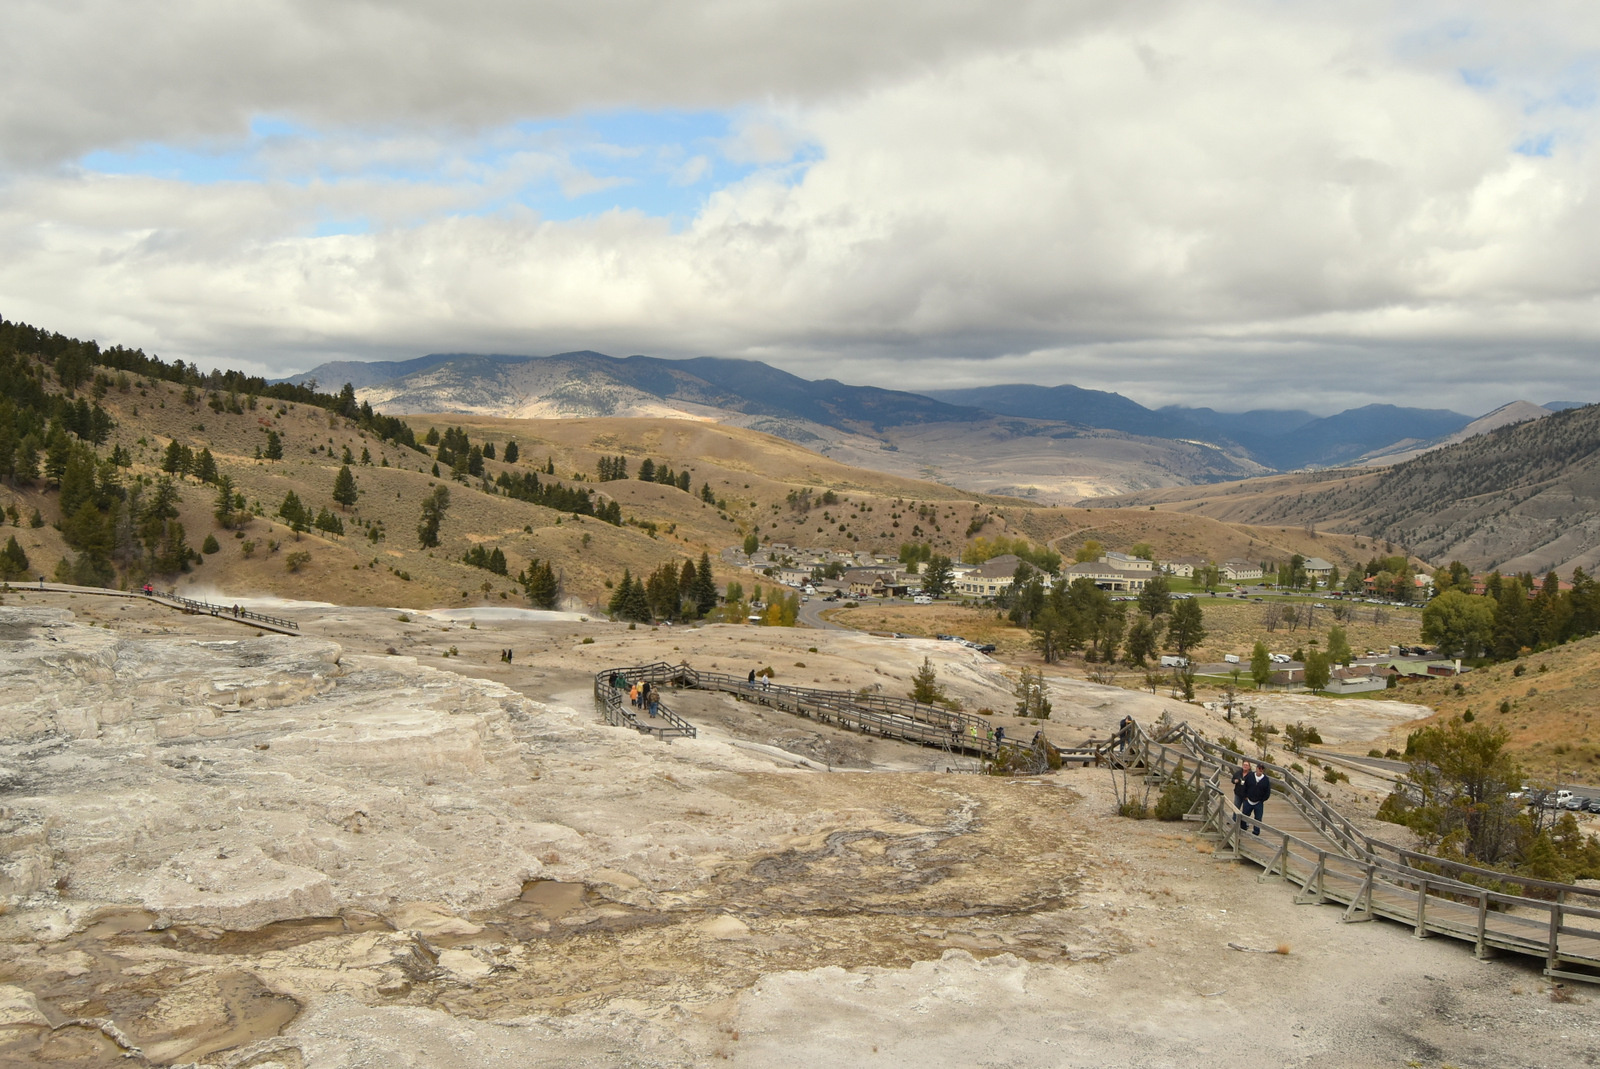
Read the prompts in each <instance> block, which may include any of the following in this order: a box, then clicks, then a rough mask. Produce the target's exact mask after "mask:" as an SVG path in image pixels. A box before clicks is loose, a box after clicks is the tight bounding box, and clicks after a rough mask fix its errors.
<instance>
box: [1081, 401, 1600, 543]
mask: <svg viewBox="0 0 1600 1069" xmlns="http://www.w3.org/2000/svg"><path fill="white" fill-rule="evenodd" d="M1107 504H1108V505H1116V506H1121V507H1133V508H1147V507H1150V506H1154V507H1157V508H1160V509H1168V510H1176V511H1183V512H1187V513H1196V514H1201V515H1206V516H1210V517H1212V518H1214V519H1221V520H1226V521H1230V522H1243V523H1255V524H1260V523H1268V524H1272V523H1287V524H1301V525H1306V524H1311V525H1315V526H1317V527H1320V528H1322V529H1325V530H1334V531H1347V532H1358V531H1359V532H1364V533H1368V534H1371V535H1374V536H1376V537H1379V538H1383V539H1387V540H1390V541H1392V542H1394V543H1397V544H1401V545H1405V546H1408V547H1410V549H1411V551H1412V552H1414V553H1416V554H1418V555H1419V556H1421V557H1423V558H1424V559H1426V560H1429V561H1432V562H1434V563H1435V564H1444V563H1447V562H1449V561H1451V560H1460V561H1462V562H1463V563H1465V564H1467V565H1468V566H1469V567H1471V568H1473V569H1475V570H1483V569H1488V568H1495V567H1498V568H1500V569H1502V570H1505V571H1535V572H1542V571H1544V570H1546V569H1548V568H1557V569H1559V570H1561V571H1568V570H1570V569H1571V568H1573V567H1582V568H1584V569H1586V570H1590V569H1593V568H1595V567H1596V566H1597V565H1600V405H1589V406H1587V407H1583V408H1571V409H1566V410H1564V411H1561V412H1556V413H1553V414H1550V415H1548V416H1546V417H1544V418H1540V419H1535V420H1531V421H1527V422H1520V423H1515V424H1511V425H1508V426H1504V427H1500V428H1498V429H1495V430H1492V431H1490V432H1489V433H1487V434H1483V435H1479V436H1478V437H1475V438H1471V439H1469V440H1467V441H1463V442H1459V443H1457V444H1454V445H1448V446H1444V447H1442V448H1439V449H1435V450H1432V451H1430V452H1427V453H1424V454H1422V455H1421V456H1418V457H1415V458H1414V459H1411V460H1407V461H1405V462H1403V463H1400V464H1396V465H1394V466H1392V467H1389V468H1382V469H1357V470H1346V471H1328V472H1316V473H1309V474H1301V475H1281V476H1273V477H1270V478H1266V479H1254V480H1246V481H1243V482H1239V483H1233V484H1227V485H1221V486H1211V487H1204V488H1187V489H1176V490H1161V491H1153V492H1149V493H1142V494H1134V495H1129V496H1126V497H1122V498H1118V499H1116V500H1115V501H1110V502H1107Z"/></svg>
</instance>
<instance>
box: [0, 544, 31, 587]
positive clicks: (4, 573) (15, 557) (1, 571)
mask: <svg viewBox="0 0 1600 1069" xmlns="http://www.w3.org/2000/svg"><path fill="white" fill-rule="evenodd" d="M32 571H33V566H32V565H31V564H29V563H28V554H27V551H26V550H24V549H23V548H22V547H21V546H20V545H18V544H17V536H16V535H12V536H11V537H10V538H8V539H6V548H5V549H3V550H0V578H3V579H8V580H9V579H17V578H20V577H22V576H25V575H28V574H30V573H31V572H32Z"/></svg>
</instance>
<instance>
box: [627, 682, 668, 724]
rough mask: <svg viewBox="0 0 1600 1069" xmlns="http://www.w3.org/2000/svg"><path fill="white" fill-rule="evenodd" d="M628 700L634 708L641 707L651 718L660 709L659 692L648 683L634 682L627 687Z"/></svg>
mask: <svg viewBox="0 0 1600 1069" xmlns="http://www.w3.org/2000/svg"><path fill="white" fill-rule="evenodd" d="M628 700H629V701H630V702H632V703H633V707H634V708H635V709H643V710H644V711H645V712H647V713H649V714H650V716H651V717H652V718H653V717H654V716H655V715H656V714H657V713H658V712H660V711H661V692H660V691H659V690H657V689H656V688H655V687H654V686H653V685H651V684H650V683H646V682H640V683H635V684H634V685H633V686H632V687H630V688H628Z"/></svg>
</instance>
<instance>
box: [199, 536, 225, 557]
mask: <svg viewBox="0 0 1600 1069" xmlns="http://www.w3.org/2000/svg"><path fill="white" fill-rule="evenodd" d="M221 548H222V546H221V545H219V544H218V542H217V536H216V535H213V534H208V535H206V540H205V541H204V542H202V543H200V552H202V553H215V552H217V551H218V550H219V549H221Z"/></svg>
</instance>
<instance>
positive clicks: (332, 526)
mask: <svg viewBox="0 0 1600 1069" xmlns="http://www.w3.org/2000/svg"><path fill="white" fill-rule="evenodd" d="M312 526H314V527H316V529H317V530H319V531H326V532H328V533H329V534H336V535H342V534H344V521H343V520H341V519H340V518H339V517H337V516H335V515H334V514H333V513H332V512H331V511H329V509H328V506H326V505H324V506H322V508H321V509H319V510H317V518H316V519H315V520H314V521H312Z"/></svg>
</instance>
